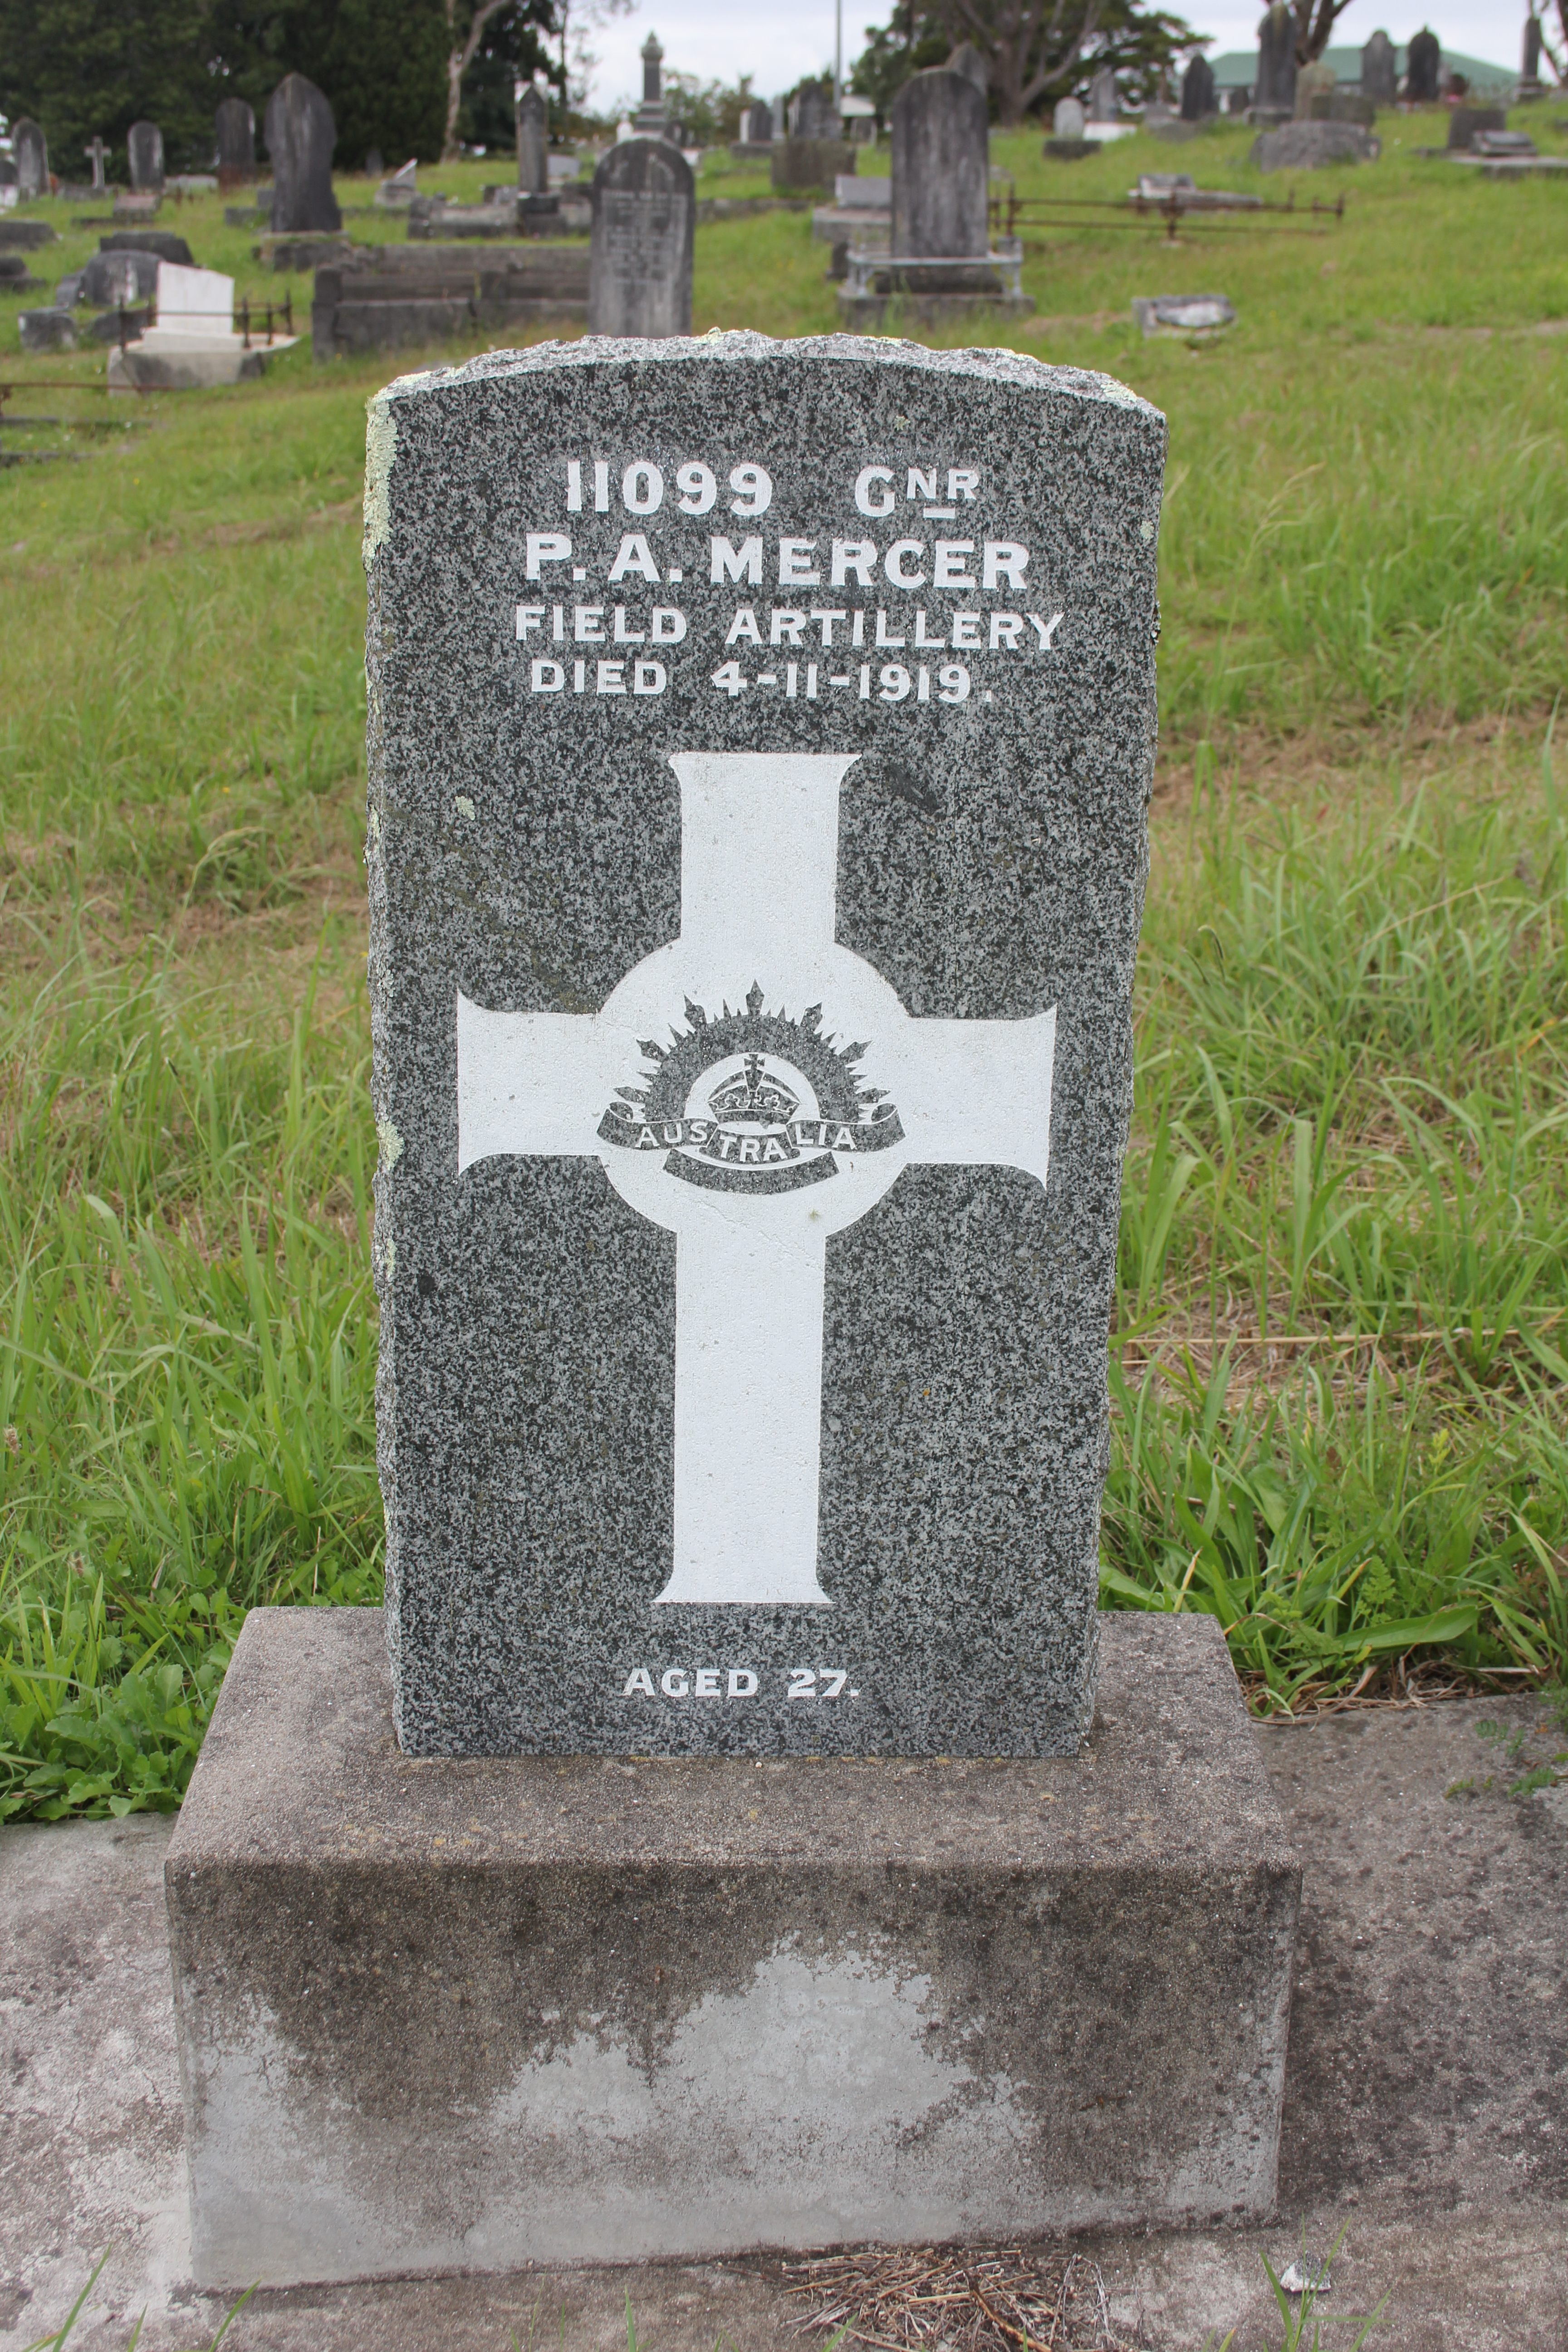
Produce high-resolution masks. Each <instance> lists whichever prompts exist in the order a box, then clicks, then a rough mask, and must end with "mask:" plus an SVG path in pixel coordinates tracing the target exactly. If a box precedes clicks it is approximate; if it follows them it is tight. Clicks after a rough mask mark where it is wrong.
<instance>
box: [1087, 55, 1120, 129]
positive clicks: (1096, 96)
mask: <svg viewBox="0 0 1568 2352" xmlns="http://www.w3.org/2000/svg"><path fill="white" fill-rule="evenodd" d="M1120 111H1121V101H1120V99H1119V96H1118V92H1117V88H1116V75H1115V73H1114V71H1113V69H1112V68H1110V66H1101V67H1100V71H1099V72H1098V73H1097V74H1096V75H1095V77H1094V79H1093V80H1092V81H1091V82H1090V83H1089V121H1091V122H1114V121H1116V120H1117V119H1118V116H1119V114H1120Z"/></svg>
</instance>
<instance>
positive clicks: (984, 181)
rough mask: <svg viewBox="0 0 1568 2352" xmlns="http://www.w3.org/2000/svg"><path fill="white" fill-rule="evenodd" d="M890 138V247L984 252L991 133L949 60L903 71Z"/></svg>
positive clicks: (979, 98) (980, 102)
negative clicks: (946, 63)
mask: <svg viewBox="0 0 1568 2352" xmlns="http://www.w3.org/2000/svg"><path fill="white" fill-rule="evenodd" d="M1081 128H1082V124H1081V120H1080V123H1079V129H1080V131H1081ZM890 138H891V146H892V167H891V169H892V183H893V188H892V238H891V246H890V250H891V251H892V253H893V254H894V255H910V256H915V255H920V254H927V253H929V254H936V255H944V256H945V255H952V256H957V255H965V254H977V255H978V254H984V253H985V252H986V250H987V249H988V247H989V245H990V227H989V220H988V215H987V204H988V200H989V197H990V193H991V181H990V155H991V143H990V142H991V132H990V117H989V111H988V109H987V107H986V102H985V92H984V89H981V88H978V87H977V86H976V84H975V83H974V81H973V79H972V78H971V76H970V75H968V74H967V73H954V72H953V71H952V68H951V67H945V66H938V67H934V68H931V69H930V70H929V71H927V72H925V73H917V74H911V75H910V78H909V79H908V81H906V82H905V83H904V84H903V86H902V88H901V89H900V91H899V93H898V95H897V97H896V98H895V99H894V100H893V104H892V112H891V121H890Z"/></svg>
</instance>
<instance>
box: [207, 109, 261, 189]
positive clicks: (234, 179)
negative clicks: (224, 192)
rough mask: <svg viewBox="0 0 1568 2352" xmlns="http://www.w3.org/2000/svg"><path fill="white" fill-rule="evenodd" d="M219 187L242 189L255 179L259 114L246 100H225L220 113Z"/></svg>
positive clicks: (218, 146) (218, 116)
mask: <svg viewBox="0 0 1568 2352" xmlns="http://www.w3.org/2000/svg"><path fill="white" fill-rule="evenodd" d="M216 131H217V184H218V186H219V187H220V188H223V189H228V188H238V187H243V186H244V185H245V184H246V183H247V181H250V180H254V179H255V177H256V115H255V112H254V110H252V109H251V108H250V107H248V106H247V104H246V102H245V100H244V99H243V98H226V99H225V100H223V102H222V104H221V105H220V106H219V108H218V110H217V121H216Z"/></svg>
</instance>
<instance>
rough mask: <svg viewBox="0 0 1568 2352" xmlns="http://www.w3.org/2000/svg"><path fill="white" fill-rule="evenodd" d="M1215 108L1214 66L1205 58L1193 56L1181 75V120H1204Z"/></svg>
mask: <svg viewBox="0 0 1568 2352" xmlns="http://www.w3.org/2000/svg"><path fill="white" fill-rule="evenodd" d="M1216 111H1217V110H1216V108H1215V94H1214V68H1213V66H1211V65H1210V63H1209V61H1208V59H1207V58H1205V57H1204V56H1202V55H1199V56H1197V57H1195V58H1193V60H1192V62H1191V64H1190V65H1189V66H1188V68H1187V70H1186V72H1185V73H1184V75H1183V76H1182V121H1184V122H1206V121H1207V120H1208V118H1209V116H1210V115H1211V114H1213V113H1215V112H1216Z"/></svg>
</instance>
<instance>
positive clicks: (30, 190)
mask: <svg viewBox="0 0 1568 2352" xmlns="http://www.w3.org/2000/svg"><path fill="white" fill-rule="evenodd" d="M11 151H12V153H13V155H14V156H15V158H16V194H17V197H18V199H19V201H20V202H21V203H23V204H30V203H31V202H32V200H33V199H34V198H35V197H37V196H47V194H48V193H49V151H48V146H47V142H46V141H45V138H44V133H43V127H42V125H41V124H39V123H37V122H35V121H33V118H32V116H31V115H29V114H22V115H18V116H17V118H16V121H15V122H14V123H13V124H12V126H11Z"/></svg>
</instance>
